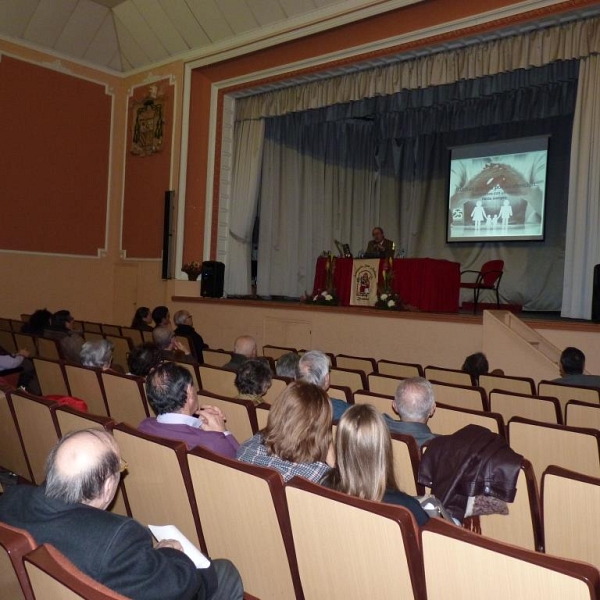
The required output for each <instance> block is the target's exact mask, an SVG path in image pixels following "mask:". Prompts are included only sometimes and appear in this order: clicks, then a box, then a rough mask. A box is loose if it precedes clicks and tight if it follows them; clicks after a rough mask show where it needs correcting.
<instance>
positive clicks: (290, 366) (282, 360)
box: [275, 352, 300, 379]
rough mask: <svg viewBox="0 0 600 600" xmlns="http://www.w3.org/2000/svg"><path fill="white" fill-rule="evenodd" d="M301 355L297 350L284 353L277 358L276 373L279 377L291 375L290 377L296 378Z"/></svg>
mask: <svg viewBox="0 0 600 600" xmlns="http://www.w3.org/2000/svg"><path fill="white" fill-rule="evenodd" d="M299 360H300V355H299V354H298V353H297V352H288V353H287V354H282V355H281V356H280V357H279V358H278V359H277V364H276V365H275V373H276V374H277V376H278V377H289V378H290V379H296V371H297V369H298V361H299Z"/></svg>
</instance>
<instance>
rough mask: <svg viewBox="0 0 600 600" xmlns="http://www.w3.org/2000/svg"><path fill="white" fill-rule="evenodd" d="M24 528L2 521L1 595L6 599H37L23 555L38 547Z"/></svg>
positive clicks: (0, 524) (0, 552) (0, 537)
mask: <svg viewBox="0 0 600 600" xmlns="http://www.w3.org/2000/svg"><path fill="white" fill-rule="evenodd" d="M36 546H37V544H36V542H35V540H34V539H33V538H32V537H31V535H29V533H27V532H26V531H25V530H23V529H18V528H16V527H11V526H10V525H7V524H6V523H0V595H1V596H2V598H5V599H6V600H35V596H34V595H33V590H32V589H31V585H30V583H29V577H27V572H26V571H25V565H24V564H23V556H24V555H25V554H27V553H28V552H31V551H32V550H34V549H35V548H36Z"/></svg>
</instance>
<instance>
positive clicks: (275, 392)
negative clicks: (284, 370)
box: [263, 377, 288, 404]
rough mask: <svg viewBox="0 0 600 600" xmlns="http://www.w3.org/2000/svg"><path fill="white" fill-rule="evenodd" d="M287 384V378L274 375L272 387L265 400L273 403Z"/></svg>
mask: <svg viewBox="0 0 600 600" xmlns="http://www.w3.org/2000/svg"><path fill="white" fill-rule="evenodd" d="M287 386H288V380H287V379H283V378H282V377H273V379H272V380H271V387H270V388H269V389H268V390H267V393H266V394H265V395H264V398H263V401H264V402H266V403H267V404H273V402H275V398H277V396H279V395H280V394H281V393H282V392H283V390H285V388H286V387H287Z"/></svg>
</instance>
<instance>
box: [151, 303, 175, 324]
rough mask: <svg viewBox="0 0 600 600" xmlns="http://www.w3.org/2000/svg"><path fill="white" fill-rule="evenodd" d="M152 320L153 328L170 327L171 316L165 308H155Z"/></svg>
mask: <svg viewBox="0 0 600 600" xmlns="http://www.w3.org/2000/svg"><path fill="white" fill-rule="evenodd" d="M152 320H153V321H154V326H155V327H162V326H165V327H171V314H170V313H169V309H168V308H167V307H166V306H157V307H156V308H155V309H154V310H153V311H152Z"/></svg>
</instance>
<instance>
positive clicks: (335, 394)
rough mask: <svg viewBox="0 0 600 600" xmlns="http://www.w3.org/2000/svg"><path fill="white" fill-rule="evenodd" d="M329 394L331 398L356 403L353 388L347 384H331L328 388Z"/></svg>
mask: <svg viewBox="0 0 600 600" xmlns="http://www.w3.org/2000/svg"><path fill="white" fill-rule="evenodd" d="M327 395H328V396H329V397H330V398H336V399H338V400H343V401H344V402H347V403H348V404H354V399H353V397H352V390H351V389H350V388H349V387H348V386H347V385H330V386H329V389H328V390H327Z"/></svg>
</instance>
